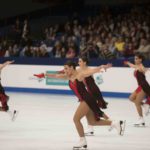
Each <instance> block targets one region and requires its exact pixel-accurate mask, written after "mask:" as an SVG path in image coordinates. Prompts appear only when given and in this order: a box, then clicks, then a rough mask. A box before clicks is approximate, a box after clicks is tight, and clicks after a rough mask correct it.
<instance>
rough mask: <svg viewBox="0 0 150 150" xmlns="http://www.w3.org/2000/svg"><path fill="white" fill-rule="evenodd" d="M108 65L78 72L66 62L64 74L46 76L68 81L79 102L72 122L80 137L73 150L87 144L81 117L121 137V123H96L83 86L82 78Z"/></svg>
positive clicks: (73, 65)
mask: <svg viewBox="0 0 150 150" xmlns="http://www.w3.org/2000/svg"><path fill="white" fill-rule="evenodd" d="M108 67H109V65H106V66H104V65H103V66H99V67H96V68H93V69H89V70H88V71H84V72H79V71H77V70H76V66H75V63H73V62H70V61H69V62H67V63H66V64H65V65H64V72H65V74H46V76H47V77H50V78H62V79H67V80H69V86H70V88H71V89H72V90H73V91H74V93H75V95H76V96H77V97H78V99H79V100H80V103H79V106H78V108H77V110H76V112H75V114H74V117H73V120H74V123H75V126H76V129H77V132H78V134H79V136H80V141H79V143H78V144H77V145H76V146H74V147H73V149H83V148H87V142H86V139H85V135H84V129H83V125H82V122H81V119H82V118H83V117H85V116H86V117H87V119H88V122H89V123H90V124H91V125H93V126H101V125H107V126H112V127H114V128H116V129H117V131H118V133H119V134H120V135H121V134H122V133H123V126H124V122H123V121H118V122H112V121H110V120H102V119H100V120H99V121H97V120H96V119H95V117H94V113H93V112H92V110H91V109H90V107H89V106H88V105H87V103H86V102H87V101H91V102H90V104H91V105H93V104H94V101H93V100H92V99H93V97H92V96H91V95H90V94H89V93H88V92H87V90H86V88H85V85H84V83H83V81H84V78H85V77H88V76H91V75H93V74H94V73H97V72H99V71H100V70H101V69H102V68H108Z"/></svg>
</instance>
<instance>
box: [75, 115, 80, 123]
mask: <svg viewBox="0 0 150 150" xmlns="http://www.w3.org/2000/svg"><path fill="white" fill-rule="evenodd" d="M80 120H81V118H79V117H77V116H74V117H73V122H74V123H78V122H80Z"/></svg>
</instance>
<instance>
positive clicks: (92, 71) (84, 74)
mask: <svg viewBox="0 0 150 150" xmlns="http://www.w3.org/2000/svg"><path fill="white" fill-rule="evenodd" d="M110 67H112V64H106V65H101V66H98V67H96V68H89V69H87V70H86V71H84V72H82V73H81V76H82V77H83V78H85V77H88V76H91V75H93V74H95V73H98V72H102V70H103V69H104V70H105V71H106V70H107V69H108V68H110Z"/></svg>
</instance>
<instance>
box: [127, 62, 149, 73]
mask: <svg viewBox="0 0 150 150" xmlns="http://www.w3.org/2000/svg"><path fill="white" fill-rule="evenodd" d="M124 64H125V65H128V66H129V67H131V68H135V69H136V70H139V71H140V72H143V73H145V72H146V71H148V70H149V69H148V68H145V67H144V66H143V64H140V65H135V64H133V63H131V62H129V61H125V62H124Z"/></svg>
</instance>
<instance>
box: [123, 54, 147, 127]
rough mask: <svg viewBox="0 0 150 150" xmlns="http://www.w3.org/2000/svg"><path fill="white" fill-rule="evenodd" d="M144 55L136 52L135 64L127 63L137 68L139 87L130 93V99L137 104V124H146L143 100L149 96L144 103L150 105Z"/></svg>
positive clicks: (136, 75)
mask: <svg viewBox="0 0 150 150" xmlns="http://www.w3.org/2000/svg"><path fill="white" fill-rule="evenodd" d="M143 59H144V58H143V56H142V55H141V54H140V53H137V54H135V57H134V62H135V64H132V63H130V62H129V61H126V62H125V64H126V65H128V66H129V67H132V68H135V71H134V76H135V78H136V80H137V83H138V88H137V89H136V90H135V91H134V92H133V93H132V94H131V95H130V97H129V99H130V100H131V101H132V102H133V103H134V104H135V106H136V109H137V112H138V115H139V120H138V121H137V123H135V125H136V126H145V121H144V119H143V112H142V106H141V105H142V101H143V99H144V98H145V96H147V102H146V104H144V105H150V85H149V84H148V82H147V81H146V77H145V72H146V71H147V69H146V68H145V67H144V65H143V64H142V62H143Z"/></svg>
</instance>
